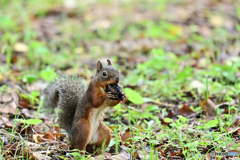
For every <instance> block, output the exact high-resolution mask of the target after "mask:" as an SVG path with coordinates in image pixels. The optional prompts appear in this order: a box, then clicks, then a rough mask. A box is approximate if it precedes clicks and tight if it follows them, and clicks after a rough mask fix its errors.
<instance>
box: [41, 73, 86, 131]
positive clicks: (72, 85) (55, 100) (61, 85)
mask: <svg viewBox="0 0 240 160" xmlns="http://www.w3.org/2000/svg"><path fill="white" fill-rule="evenodd" d="M58 75H59V78H57V79H56V80H55V81H53V82H52V83H50V84H49V85H48V87H47V88H46V89H45V90H44V100H45V103H44V107H45V108H52V109H54V108H56V107H57V108H58V110H59V111H58V121H59V125H60V127H61V128H63V129H65V130H66V131H67V132H68V133H70V132H71V128H72V123H73V118H74V114H75V110H76V107H77V103H78V101H79V99H81V97H82V95H83V94H84V92H85V91H86V89H87V85H86V84H85V83H84V81H83V79H81V78H80V77H76V76H68V75H66V74H63V73H58Z"/></svg>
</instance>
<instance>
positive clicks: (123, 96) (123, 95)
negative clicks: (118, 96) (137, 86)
mask: <svg viewBox="0 0 240 160" xmlns="http://www.w3.org/2000/svg"><path fill="white" fill-rule="evenodd" d="M126 98H127V95H126V94H125V93H122V101H124V100H125V99H126Z"/></svg>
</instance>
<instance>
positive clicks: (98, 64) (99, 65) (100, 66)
mask: <svg viewBox="0 0 240 160" xmlns="http://www.w3.org/2000/svg"><path fill="white" fill-rule="evenodd" d="M101 70H102V63H101V62H100V61H98V62H97V72H99V71H101Z"/></svg>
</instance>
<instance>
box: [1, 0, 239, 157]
mask: <svg viewBox="0 0 240 160" xmlns="http://www.w3.org/2000/svg"><path fill="white" fill-rule="evenodd" d="M239 44H240V1H238V0H211V1H209V0H181V1H177V0H170V1H168V0H122V1H114V0H112V1H110V0H89V1H77V0H31V1H25V0H11V1H9V0H1V1H0V52H1V54H0V137H1V139H0V153H1V154H0V159H64V160H65V159H161V160H163V159H193V160H196V159H206V160H210V159H224V158H225V159H232V158H233V156H231V154H235V155H238V156H239V154H240V153H239V152H238V151H240V143H239V142H240V126H239V124H240V114H239V100H240V45H239ZM107 59H111V61H112V64H113V66H114V67H115V68H117V69H118V70H120V71H121V78H120V85H121V86H122V89H123V91H124V92H125V93H126V95H127V97H128V99H127V101H125V102H124V103H121V104H119V105H117V106H116V107H114V108H109V109H107V110H106V111H105V117H104V121H105V122H106V124H107V125H108V126H110V128H111V130H112V140H111V142H110V144H109V146H108V147H107V148H102V149H98V150H97V151H96V152H94V153H86V156H81V154H80V153H79V152H78V151H77V150H70V149H69V142H68V140H67V138H66V134H65V132H64V131H63V130H61V129H60V128H59V127H58V126H57V125H56V123H55V119H56V115H55V114H53V115H45V114H43V113H42V112H41V109H40V108H41V107H42V105H43V102H44V99H43V90H44V88H45V87H46V86H47V84H48V83H49V82H50V81H52V80H54V79H55V78H56V77H57V71H60V70H61V71H63V72H65V73H67V74H69V75H80V76H82V77H83V78H84V79H85V80H86V81H87V82H89V81H90V79H91V77H93V76H94V74H95V70H96V64H97V61H98V60H100V61H101V62H102V63H103V64H106V60H107ZM217 153H225V154H227V153H228V155H219V156H217V155H216V154H217ZM235 158H236V157H235Z"/></svg>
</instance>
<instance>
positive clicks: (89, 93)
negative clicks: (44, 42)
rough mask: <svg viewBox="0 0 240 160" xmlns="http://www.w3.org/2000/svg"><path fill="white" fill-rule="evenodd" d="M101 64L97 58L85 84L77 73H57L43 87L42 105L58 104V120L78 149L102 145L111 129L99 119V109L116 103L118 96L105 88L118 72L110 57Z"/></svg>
mask: <svg viewBox="0 0 240 160" xmlns="http://www.w3.org/2000/svg"><path fill="white" fill-rule="evenodd" d="M107 62H108V65H106V66H104V67H103V66H102V63H101V62H100V61H98V62H97V71H96V74H95V76H94V77H93V78H92V79H91V81H90V83H89V85H88V86H86V85H85V84H84V83H83V80H82V79H80V78H77V77H69V76H67V75H65V74H60V77H59V78H58V79H57V80H55V81H54V82H52V83H51V84H49V86H48V87H47V88H46V89H45V90H44V98H45V104H44V105H45V106H51V107H58V109H59V111H58V119H59V120H58V121H59V125H60V127H61V128H63V129H65V130H66V132H67V133H68V136H69V140H70V143H71V147H72V148H75V149H79V150H84V151H85V149H86V146H87V145H88V144H89V145H94V146H96V147H102V145H103V144H105V145H106V146H107V145H108V144H109V142H110V139H111V130H110V129H109V128H108V127H107V126H106V124H105V123H104V122H103V120H102V113H103V111H104V110H105V109H106V108H107V107H113V106H115V105H117V104H118V103H119V102H120V101H121V100H124V99H126V95H125V94H124V93H122V94H121V96H122V97H117V95H116V94H113V93H112V92H106V86H107V85H110V84H116V85H117V84H118V82H119V72H118V70H117V69H115V68H114V67H113V66H112V64H111V61H110V60H107Z"/></svg>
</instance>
